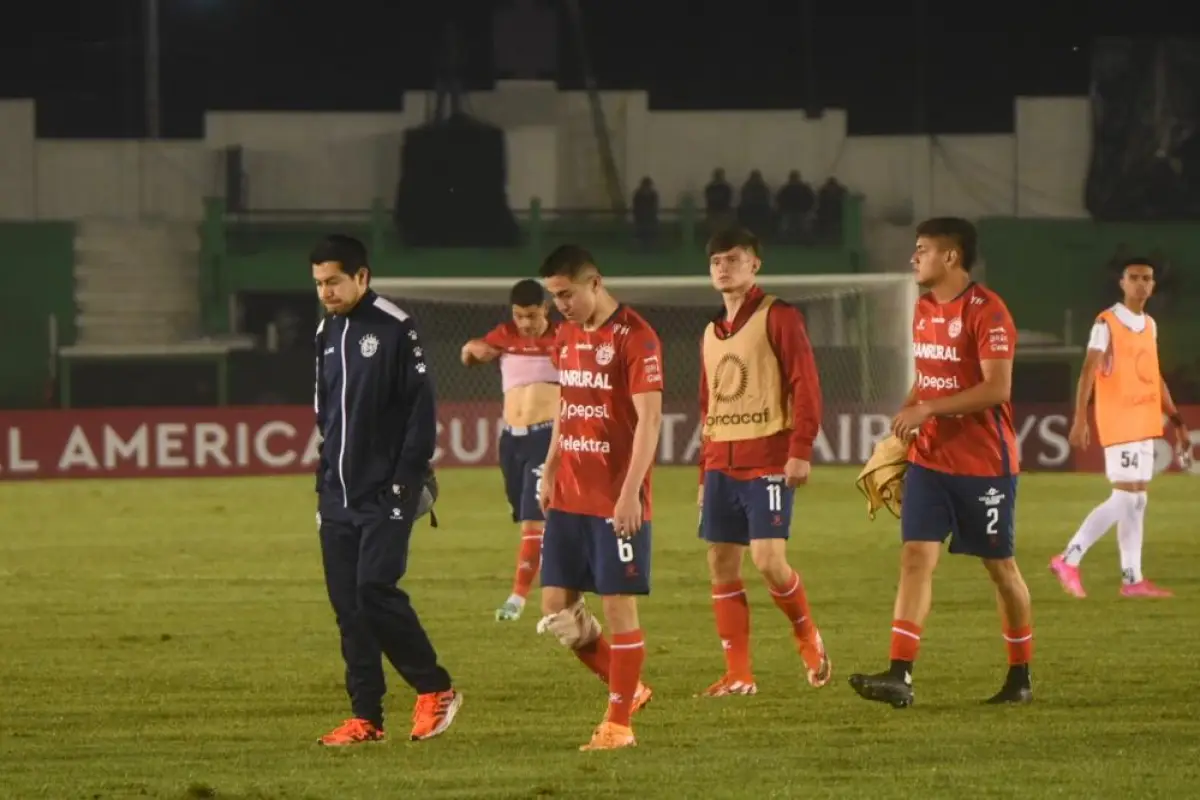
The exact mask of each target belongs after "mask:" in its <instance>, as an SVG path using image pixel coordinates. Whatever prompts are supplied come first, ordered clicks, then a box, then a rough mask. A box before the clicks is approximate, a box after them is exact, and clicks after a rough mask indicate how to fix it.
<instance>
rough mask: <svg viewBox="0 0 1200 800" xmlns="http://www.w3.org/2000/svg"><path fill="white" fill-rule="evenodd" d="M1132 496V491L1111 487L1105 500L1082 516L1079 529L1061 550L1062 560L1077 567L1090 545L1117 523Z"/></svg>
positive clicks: (1129, 505) (1131, 502)
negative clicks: (1064, 548)
mask: <svg viewBox="0 0 1200 800" xmlns="http://www.w3.org/2000/svg"><path fill="white" fill-rule="evenodd" d="M1133 497H1134V493H1133V492H1123V491H1121V490H1120V489H1113V491H1112V494H1110V495H1109V496H1108V499H1107V500H1105V501H1104V502H1103V503H1101V504H1100V505H1098V506H1096V507H1095V508H1093V509H1092V512H1091V513H1090V514H1088V515H1087V516H1086V517H1084V519H1083V522H1082V523H1081V524H1080V526H1079V530H1077V531H1075V535H1074V536H1072V537H1071V541H1070V542H1068V543H1067V549H1066V550H1064V551H1063V560H1065V561H1066V562H1067V564H1068V565H1069V566H1072V567H1078V566H1079V562H1081V561H1083V557H1084V555H1085V554H1086V553H1087V551H1088V550H1090V549H1091V547H1092V545H1094V544H1095V543H1096V542H1098V541H1100V538H1101V537H1102V536H1104V534H1106V533H1108V529H1109V528H1111V527H1112V526H1113V525H1115V524H1117V521H1118V520H1119V519H1121V515H1122V514H1123V513H1124V512H1125V509H1126V508H1127V507H1132V505H1133Z"/></svg>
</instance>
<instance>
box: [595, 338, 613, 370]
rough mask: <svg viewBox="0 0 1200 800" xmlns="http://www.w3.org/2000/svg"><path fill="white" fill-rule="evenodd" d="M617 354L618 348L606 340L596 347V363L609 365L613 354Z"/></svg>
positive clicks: (603, 365) (604, 365)
mask: <svg viewBox="0 0 1200 800" xmlns="http://www.w3.org/2000/svg"><path fill="white" fill-rule="evenodd" d="M614 355H616V350H614V349H613V346H612V345H611V344H608V343H607V342H605V343H604V344H602V345H600V346H599V347H597V348H596V363H597V364H599V365H600V366H602V367H607V366H608V365H609V364H611V363H612V360H613V356H614Z"/></svg>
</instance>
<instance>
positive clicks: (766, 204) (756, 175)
mask: <svg viewBox="0 0 1200 800" xmlns="http://www.w3.org/2000/svg"><path fill="white" fill-rule="evenodd" d="M771 217H772V212H771V188H770V187H769V186H767V182H766V181H765V180H763V176H762V173H761V172H759V171H758V170H754V171H752V172H751V173H750V177H749V178H747V179H746V182H745V183H743V184H742V191H741V197H740V198H739V203H738V219H739V221H740V222H741V223H742V224H743V225H745V226H746V227H747V228H749V229H750V230H752V231H755V232H756V233H758V235H760V236H764V235H768V234H769V233H770V231H771V229H772V228H773V227H774V226H772V225H771V222H772V220H771Z"/></svg>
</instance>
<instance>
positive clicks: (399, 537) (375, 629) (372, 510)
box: [319, 496, 451, 726]
mask: <svg viewBox="0 0 1200 800" xmlns="http://www.w3.org/2000/svg"><path fill="white" fill-rule="evenodd" d="M417 499H418V498H413V499H411V500H409V501H407V502H406V503H404V504H403V506H405V507H400V508H384V507H381V506H377V505H374V504H364V505H360V506H359V507H357V508H350V509H347V508H344V507H343V506H342V499H341V497H340V496H338V497H336V498H335V497H327V496H321V498H320V505H319V510H320V514H321V523H320V533H321V556H322V560H323V561H324V565H325V586H326V588H327V589H328V591H329V601H330V603H331V604H332V605H333V611H334V614H335V616H336V617H337V626H338V630H339V631H340V632H341V638H342V658H343V659H344V660H345V662H346V692H347V693H348V694H349V695H350V704H351V708H352V710H353V713H354V716H356V717H360V718H362V719H366V720H370V721H371V722H373V723H375V724H376V725H380V726H382V725H383V696H384V694H385V693H386V692H387V684H386V682H385V680H384V675H383V660H382V658H381V656H386V657H387V660H388V661H389V662H391V664H392V666H393V667H395V668H396V671H397V672H399V673H400V677H402V678H404V680H405V681H406V682H407V683H408V684H409V686H411V687H412V688H413V689H414V690H416V692H417V693H418V694H426V693H429V692H443V691H446V690H448V689H450V688H451V682H450V675H449V674H448V673H447V672H446V670H445V669H443V668H442V667H441V666H440V665H439V664H438V660H437V653H435V652H434V649H433V645H432V644H431V643H430V641H429V637H428V636H427V635H426V633H425V629H424V628H423V627H421V621H420V619H418V618H417V612H416V611H414V610H413V607H412V603H411V602H410V600H409V597H408V593H406V592H405V591H404V590H403V589H401V588H400V587H399V586H397V583H398V582H399V581H400V579H401V578H402V577H404V573H405V572H406V570H407V566H408V545H409V539H410V538H411V536H412V525H413V518H414V517H415V516H416V506H417Z"/></svg>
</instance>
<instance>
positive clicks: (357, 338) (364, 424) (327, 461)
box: [315, 291, 437, 511]
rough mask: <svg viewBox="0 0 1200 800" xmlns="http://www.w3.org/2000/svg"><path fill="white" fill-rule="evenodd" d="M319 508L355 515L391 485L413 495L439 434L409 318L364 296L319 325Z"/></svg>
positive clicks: (422, 359) (430, 383)
mask: <svg viewBox="0 0 1200 800" xmlns="http://www.w3.org/2000/svg"><path fill="white" fill-rule="evenodd" d="M315 405H316V412H317V427H318V430H319V431H320V432H321V436H322V437H323V439H324V441H323V443H322V445H321V460H320V465H319V467H318V474H317V491H318V492H320V493H321V494H322V495H324V499H325V500H326V501H328V502H326V503H324V504H323V505H326V506H337V505H340V506H341V507H342V508H343V509H346V510H348V511H349V510H353V509H357V508H361V507H362V506H363V504H368V505H370V504H373V503H377V502H378V498H379V496H380V494H381V493H382V492H384V491H385V490H386V489H388V488H390V486H391V484H393V483H397V482H399V483H401V484H405V483H406V482H407V483H406V485H407V487H408V488H410V489H411V490H412V491H419V487H420V486H421V482H422V481H423V480H424V479H425V478H426V477H427V476H428V474H429V473H430V466H429V465H430V462H431V461H432V460H433V451H434V448H435V446H436V437H437V411H436V407H435V402H434V392H433V378H432V376H431V375H430V372H429V363H428V362H427V361H426V360H425V353H424V351H423V350H422V347H421V338H420V336H419V335H418V333H417V329H416V327H415V325H414V322H413V319H412V317H410V316H409V315H408V314H406V313H405V312H404V311H402V310H401V309H400V308H399V307H398V306H396V305H395V304H394V303H392V302H391V301H390V300H388V299H386V298H383V297H380V296H378V295H377V294H375V293H374V292H370V291H368V292H367V294H366V295H365V296H364V297H363V298H362V300H360V301H359V303H358V305H357V306H355V307H354V310H352V311H351V312H350V313H349V314H347V315H345V316H338V315H330V316H327V317H325V319H324V320H322V322H321V324H320V326H319V327H318V328H317V388H316V403H315Z"/></svg>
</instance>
